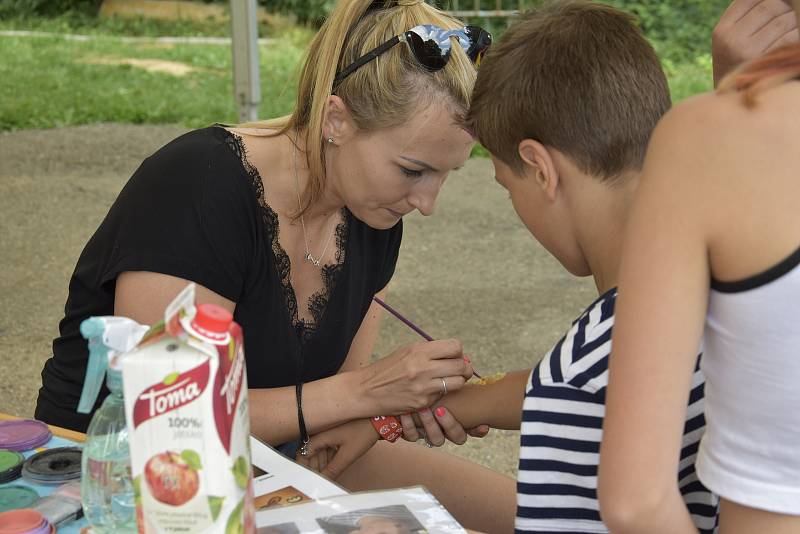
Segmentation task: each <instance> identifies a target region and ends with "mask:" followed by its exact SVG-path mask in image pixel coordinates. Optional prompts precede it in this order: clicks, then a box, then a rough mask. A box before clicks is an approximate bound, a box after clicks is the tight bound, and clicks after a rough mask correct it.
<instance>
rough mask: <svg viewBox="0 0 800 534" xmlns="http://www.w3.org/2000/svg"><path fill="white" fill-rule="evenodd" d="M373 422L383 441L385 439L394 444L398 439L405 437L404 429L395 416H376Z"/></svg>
mask: <svg viewBox="0 0 800 534" xmlns="http://www.w3.org/2000/svg"><path fill="white" fill-rule="evenodd" d="M371 421H372V426H374V427H375V430H376V431H377V432H378V434H379V435H380V436H381V439H385V440H386V441H388V442H390V443H394V442H395V440H397V438H399V437H400V436H402V435H403V427H402V426H401V425H400V421H399V420H398V419H397V417H395V416H393V415H376V416H375V417H373V418H372V419H371Z"/></svg>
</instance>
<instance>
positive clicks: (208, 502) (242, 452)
mask: <svg viewBox="0 0 800 534" xmlns="http://www.w3.org/2000/svg"><path fill="white" fill-rule="evenodd" d="M122 375H123V386H124V397H125V416H126V420H127V424H128V431H129V434H130V451H131V473H132V475H133V484H134V488H135V495H136V507H137V516H138V523H139V532H140V533H146V534H155V533H165V534H175V533H188V532H192V533H195V532H198V533H201V532H202V533H217V532H219V533H224V534H240V533H252V532H255V526H254V525H255V523H254V519H255V511H254V505H253V485H252V476H251V467H250V442H249V437H250V422H249V416H248V405H247V377H246V373H245V361H244V344H243V338H242V330H241V328H240V327H239V325H238V324H236V323H235V322H233V318H232V316H231V314H230V313H228V312H227V311H226V310H225V309H224V308H221V307H219V306H215V305H213V304H201V305H199V306H197V307H195V305H194V284H191V285H189V286H188V287H187V288H186V289H185V290H184V291H182V292H181V294H180V295H178V296H177V297H176V298H175V300H174V301H173V302H172V303H171V304H170V305H169V307H167V311H166V312H165V321H164V324H163V325H158V326H155V327H153V328H152V329H151V330H150V331H149V332H148V333H147V335H146V336H145V338H144V339H143V340H142V341H141V343H140V344H139V345H138V346H137V347H136V349H134V350H133V351H132V352H130V353H128V355H126V357H125V359H124V361H123V367H122Z"/></svg>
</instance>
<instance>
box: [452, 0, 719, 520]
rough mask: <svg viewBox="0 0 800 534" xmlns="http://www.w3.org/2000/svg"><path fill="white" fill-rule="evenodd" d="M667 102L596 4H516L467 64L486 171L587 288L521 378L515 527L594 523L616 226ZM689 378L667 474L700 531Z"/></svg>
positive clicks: (695, 407) (653, 65)
mask: <svg viewBox="0 0 800 534" xmlns="http://www.w3.org/2000/svg"><path fill="white" fill-rule="evenodd" d="M669 106H670V98H669V89H668V86H667V80H666V77H665V76H664V73H663V71H662V69H661V64H660V62H659V60H658V57H657V56H656V54H655V52H654V51H653V49H652V47H651V46H650V45H649V43H648V42H647V41H646V40H645V38H644V36H643V35H642V34H641V32H640V31H639V30H638V29H637V28H636V26H635V22H634V19H633V17H631V16H630V15H627V14H625V13H623V12H620V11H618V10H616V9H614V8H612V7H610V6H606V5H602V4H597V3H590V2H585V1H561V2H552V3H549V4H547V5H546V6H544V7H543V8H541V9H539V10H536V11H535V12H533V13H530V14H529V15H527V16H524V17H523V18H521V19H520V20H519V22H517V23H516V24H514V25H513V26H512V27H511V28H510V29H509V30H508V31H507V32H506V33H505V34H504V35H503V37H502V38H501V39H500V42H498V43H496V44H494V45H493V47H492V49H491V50H490V51H489V53H488V55H487V57H486V59H485V61H484V62H483V63H482V65H481V68H480V70H479V72H478V79H477V81H476V84H475V89H474V91H473V96H472V102H471V106H470V111H469V117H468V122H469V125H470V127H471V128H472V130H473V131H474V133H475V135H476V137H477V138H478V139H479V140H480V141H481V143H482V144H483V145H484V146H485V147H486V148H487V150H488V151H489V152H490V153H491V156H492V162H493V163H494V167H495V176H496V180H497V181H498V182H499V183H500V185H502V186H503V187H505V188H506V189H507V190H508V191H509V193H510V196H511V202H512V204H513V206H514V209H515V210H516V212H517V214H518V215H519V217H520V219H521V220H522V222H523V223H524V224H525V226H526V227H527V228H528V230H529V231H530V232H531V233H532V234H533V235H534V237H536V239H537V240H538V241H539V242H540V243H541V244H542V245H543V246H544V247H545V248H546V249H547V250H548V251H549V252H550V253H551V254H553V256H555V257H556V258H557V259H558V260H559V261H560V262H561V264H562V265H564V267H565V268H566V269H567V270H568V271H569V272H570V273H572V274H573V275H575V276H588V275H591V276H593V277H594V280H595V284H596V286H597V290H598V293H599V294H600V296H599V297H598V298H597V300H595V301H594V302H593V303H592V304H590V305H589V306H588V307H587V308H586V310H585V311H584V312H583V313H582V314H581V315H580V316H579V317H578V318H577V319H576V320H575V322H574V323H573V324H572V327H571V328H570V329H569V331H568V332H567V333H566V334H565V335H564V336H563V337H562V338H561V340H559V341H558V343H556V345H555V346H554V348H553V349H552V350H551V351H550V352H549V353H548V354H547V355H546V356H545V357H544V359H542V360H541V362H539V364H538V365H537V366H536V367H534V369H533V372H532V373H531V375H530V378H529V380H528V381H527V384H526V385H525V388H524V401H523V405H522V411H521V425H520V428H521V444H520V445H521V446H520V462H519V472H518V476H517V518H516V528H517V529H518V530H520V531H534V532H537V531H538V532H542V531H549V532H560V531H571V532H606V531H607V529H606V528H605V526H604V525H603V523H602V521H601V519H600V515H599V506H598V502H597V466H598V463H599V448H600V441H601V437H602V423H603V416H604V413H605V389H606V385H607V380H608V378H607V377H608V358H609V355H610V353H611V329H612V325H613V323H614V302H615V298H616V287H615V286H616V283H617V273H618V267H619V258H620V255H621V245H622V237H623V228H624V226H625V222H626V219H627V216H628V210H629V208H630V206H631V204H632V201H633V196H634V193H635V191H636V186H637V181H638V177H639V173H640V171H641V166H642V162H643V160H644V155H645V151H646V148H647V143H648V141H649V139H650V135H651V133H652V131H653V129H654V128H655V126H656V123H657V122H658V121H659V119H660V118H661V116H662V115H663V114H664V113H665V112H666V111H667V109H668V108H669ZM693 385H694V388H693V390H692V395H691V398H690V399H689V402H688V403H687V404H688V408H687V415H686V425H685V430H684V436H683V447H682V451H681V471H680V472H679V473H676V476H677V477H678V480H679V483H680V486H681V490H682V494H683V495H684V499H685V501H686V502H687V504H688V506H689V509H690V511H691V512H692V514H693V519H694V522H695V524H696V526H697V527H698V528H699V529H700V530H701V531H704V532H705V531H708V532H711V531H713V530H714V527H715V524H716V517H717V499H716V497H715V496H714V495H712V494H711V493H710V492H709V491H708V490H707V489H706V488H705V487H704V486H703V485H702V484H701V483H700V482H699V480H698V479H697V475H696V474H695V470H694V461H695V456H696V452H697V446H698V443H699V441H700V437H701V435H702V433H703V429H704V427H705V420H704V417H703V377H702V375H701V373H700V370H699V368H698V369H696V372H695V376H694V384H693ZM492 387H494V388H496V389H500V388H503V387H504V386H503V384H502V381H501V382H498V383H497V385H496V386H492V385H490V386H485V388H487V389H488V388H492ZM472 389H476V388H472ZM503 394H504V395H507V396H510V395H511V391H504V392H503ZM490 396H492V394H491V393H489V392H474V393H473V392H472V391H471V390H470V388H467V390H466V391H465V392H464V393H463V394H461V395H459V394H455V395H453V399H452V402H453V405H452V406H451V402H448V401H449V400H450V399H447V398H446V399H444V404H445V405H446V406H447V407H448V409H450V410H451V411H452V412H453V414H454V415H455V417H456V418H457V419H458V420H459V421H461V422H462V423H464V424H465V425H467V426H469V424H470V422H471V421H470V419H471V418H470V417H467V415H466V413H468V412H466V410H470V411H471V410H472V409H476V408H472V407H477V409H480V407H482V406H485V404H486V403H485V402H476V399H478V398H484V399H485V398H487V397H490ZM456 397H464V401H463V407H462V401H461V400H460V399H457V398H456ZM467 397H472V398H467ZM456 401H458V402H456ZM456 404H457V405H456ZM462 412H466V413H465V415H464V416H462ZM464 419H465V420H464ZM478 419H480V418H479V417H478V418H477V419H475V420H476V421H477V420H478ZM480 422H487V423H489V424H490V425H491V424H492V422H493V421H492V419H488V420H487V419H480ZM642 446H647V437H646V436H643V437H642Z"/></svg>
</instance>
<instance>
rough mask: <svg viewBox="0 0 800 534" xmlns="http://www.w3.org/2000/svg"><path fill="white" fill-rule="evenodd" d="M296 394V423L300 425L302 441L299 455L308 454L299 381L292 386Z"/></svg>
mask: <svg viewBox="0 0 800 534" xmlns="http://www.w3.org/2000/svg"><path fill="white" fill-rule="evenodd" d="M294 391H295V393H296V394H297V423H298V425H299V426H300V441H301V442H302V443H303V444H302V445H301V446H300V449H299V450H300V455H301V456H308V442H309V441H310V438H309V437H308V430H306V421H305V419H304V418H303V382H302V381H299V382H298V383H297V385H296V386H295V388H294Z"/></svg>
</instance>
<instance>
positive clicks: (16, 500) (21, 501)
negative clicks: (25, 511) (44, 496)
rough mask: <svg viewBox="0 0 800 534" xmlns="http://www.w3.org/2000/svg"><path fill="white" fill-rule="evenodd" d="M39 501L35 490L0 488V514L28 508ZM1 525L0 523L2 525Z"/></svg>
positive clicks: (16, 487) (15, 487) (18, 487)
mask: <svg viewBox="0 0 800 534" xmlns="http://www.w3.org/2000/svg"><path fill="white" fill-rule="evenodd" d="M37 500H39V494H38V493H36V490H35V489H33V488H29V487H27V486H19V485H14V486H4V487H2V488H0V512H7V511H9V510H17V509H19V508H28V507H29V506H31V505H33V503H35V502H36V501H37ZM2 524H3V523H0V525H2Z"/></svg>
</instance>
